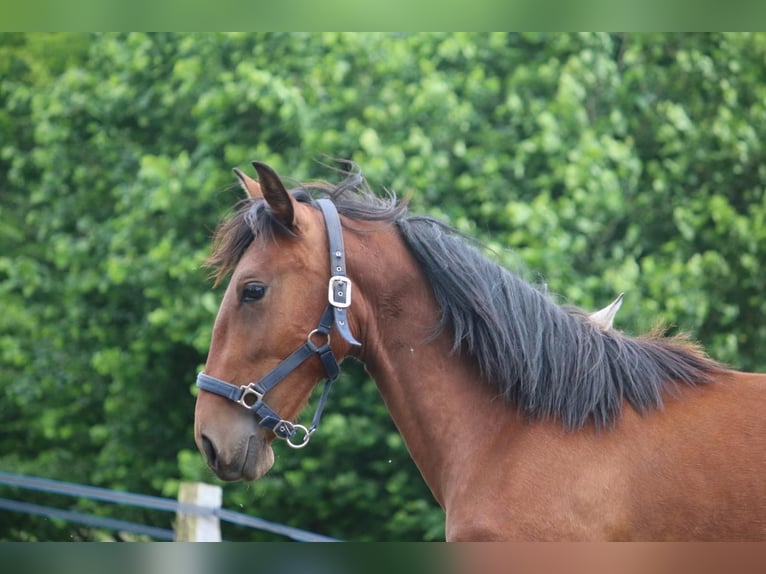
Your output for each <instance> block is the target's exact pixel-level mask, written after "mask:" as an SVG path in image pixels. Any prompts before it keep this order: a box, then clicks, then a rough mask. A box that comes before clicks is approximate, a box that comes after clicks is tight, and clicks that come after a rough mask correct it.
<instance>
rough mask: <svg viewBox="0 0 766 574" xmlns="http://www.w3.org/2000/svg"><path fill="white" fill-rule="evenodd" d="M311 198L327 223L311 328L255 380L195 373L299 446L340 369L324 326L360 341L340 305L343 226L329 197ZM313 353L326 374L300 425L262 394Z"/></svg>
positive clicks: (347, 292) (347, 290)
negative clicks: (324, 286)
mask: <svg viewBox="0 0 766 574" xmlns="http://www.w3.org/2000/svg"><path fill="white" fill-rule="evenodd" d="M317 204H318V205H319V208H320V209H321V211H322V214H323V215H324V220H325V225H326V227H327V238H328V240H329V244H330V275H331V277H330V283H329V287H328V294H327V300H328V303H327V307H326V308H325V310H324V313H323V314H322V318H321V319H320V320H319V325H318V326H317V328H316V329H314V330H313V331H311V332H310V333H309V334H308V335H307V336H306V342H305V343H303V345H301V346H300V347H298V348H297V349H296V350H295V351H293V353H292V354H290V355H289V356H288V357H287V358H286V359H284V360H283V361H282V362H281V363H279V364H278V365H277V366H276V367H275V368H274V369H273V370H272V371H271V372H269V373H268V374H266V375H265V376H264V377H263V378H261V379H260V380H259V381H253V382H251V383H248V384H247V385H242V386H240V387H238V386H237V385H232V384H231V383H228V382H226V381H222V380H221V379H216V378H215V377H211V376H210V375H207V374H205V373H204V372H202V373H199V375H197V386H198V387H199V388H200V389H202V390H203V391H207V392H210V393H214V394H216V395H220V396H222V397H225V398H227V399H229V400H232V401H234V402H235V403H239V404H240V405H242V406H243V407H245V408H246V409H249V410H251V411H252V412H253V413H254V414H255V416H256V417H257V419H258V424H259V425H261V426H262V427H266V428H268V429H271V430H272V431H273V432H274V434H275V435H276V436H277V437H279V438H281V439H284V440H285V441H287V444H288V445H290V446H291V447H293V448H302V447H304V446H306V445H307V444H308V442H309V439H310V438H311V435H312V434H313V433H314V431H316V429H317V427H318V426H319V419H320V418H321V417H322V411H323V410H324V407H325V403H326V402H327V396H328V395H329V393H330V388H331V387H332V383H333V382H335V380H336V379H337V378H338V375H339V374H340V365H338V361H337V359H336V358H335V355H334V354H333V352H332V349H331V348H330V331H331V330H332V327H333V324H334V325H335V327H336V328H337V329H338V332H339V333H340V334H341V336H342V337H343V338H344V339H345V340H346V341H348V342H349V343H351V344H352V345H361V343H360V342H359V341H357V340H356V339H355V338H354V336H353V335H352V334H351V330H350V329H349V328H348V320H347V319H346V309H347V308H348V306H349V305H350V304H351V280H350V279H349V278H348V277H347V276H346V256H345V253H344V250H343V232H342V230H341V225H340V218H339V217H338V211H337V210H336V209H335V204H333V202H332V201H330V200H329V199H319V200H317ZM314 355H317V356H319V359H320V361H321V362H322V365H324V368H325V374H326V378H325V385H324V389H323V391H322V396H321V397H320V399H319V404H318V405H317V409H316V412H315V413H314V419H313V420H312V421H311V426H310V427H308V428H306V427H305V426H303V425H299V424H295V423H292V422H290V421H287V420H284V419H283V418H282V417H280V416H279V415H278V414H277V413H276V412H274V410H273V409H272V408H271V407H269V405H267V404H266V403H265V402H264V400H263V398H264V395H265V394H266V393H267V392H268V391H269V390H270V389H272V388H274V387H275V386H276V385H277V384H279V383H280V382H281V381H283V380H284V379H285V377H287V376H288V375H289V374H290V373H292V372H293V371H294V370H295V369H297V368H298V367H299V366H300V365H302V364H303V363H304V362H305V361H306V360H308V359H309V358H311V357H312V356H314Z"/></svg>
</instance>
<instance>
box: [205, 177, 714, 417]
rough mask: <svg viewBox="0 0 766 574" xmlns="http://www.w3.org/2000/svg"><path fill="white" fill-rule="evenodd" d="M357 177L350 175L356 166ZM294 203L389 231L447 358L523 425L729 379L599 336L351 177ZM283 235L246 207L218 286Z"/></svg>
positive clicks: (675, 345)
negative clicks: (469, 368) (259, 239)
mask: <svg viewBox="0 0 766 574" xmlns="http://www.w3.org/2000/svg"><path fill="white" fill-rule="evenodd" d="M354 167H355V166H354ZM292 193H293V195H294V197H295V198H296V199H297V200H298V201H301V202H306V203H312V202H313V199H312V196H314V195H318V194H319V195H323V196H326V197H329V198H331V199H332V200H333V202H334V203H335V205H336V207H337V209H338V212H339V213H341V214H342V215H345V216H346V217H348V218H350V219H352V220H363V221H382V222H389V223H391V224H394V225H396V227H397V228H398V230H399V232H400V234H401V236H402V238H403V239H404V241H405V243H406V244H407V245H408V246H409V248H410V250H411V252H412V254H413V255H414V257H415V258H416V259H417V261H418V262H419V263H420V265H421V267H422V268H423V271H424V272H425V274H426V276H427V277H428V280H429V281H430V284H431V286H432V288H433V292H434V296H435V298H436V300H437V303H438V304H439V307H440V308H441V311H442V319H441V324H440V325H439V328H440V329H444V328H448V329H450V331H451V333H452V337H453V352H459V353H465V354H466V355H467V356H469V357H471V358H472V359H474V360H475V361H476V362H477V364H478V367H479V369H480V371H481V374H482V375H483V377H484V379H485V380H486V382H487V383H489V384H491V385H494V386H495V387H497V389H498V391H499V392H500V394H502V396H504V397H505V398H506V399H507V400H509V401H510V402H512V403H513V404H515V405H516V407H517V408H518V409H519V410H520V411H521V412H523V413H525V414H526V415H527V416H528V417H529V418H533V419H543V418H556V419H559V420H561V421H562V423H563V424H564V426H565V427H567V428H570V429H576V428H580V427H582V426H583V425H585V424H586V423H588V421H593V422H594V423H595V425H596V426H598V427H603V426H609V425H611V424H613V423H614V422H615V421H616V420H617V419H618V418H619V416H620V414H621V412H622V405H623V401H627V402H628V403H629V404H630V405H631V406H632V407H633V408H634V409H635V410H636V411H638V412H645V411H647V410H649V409H654V408H659V407H661V406H662V403H663V392H664V390H665V389H666V388H667V387H668V385H678V384H684V385H700V384H706V383H709V382H711V380H712V378H713V375H714V374H716V373H720V372H721V371H724V370H726V369H725V367H724V366H723V365H721V364H719V363H717V362H715V361H713V360H711V359H709V358H707V357H706V356H705V355H704V354H703V353H702V352H701V350H700V349H699V348H698V347H697V346H695V345H693V344H690V343H688V342H686V341H685V340H684V339H682V338H664V337H660V336H654V335H652V336H648V337H639V338H633V337H628V336H625V335H623V334H621V333H619V332H617V331H614V330H606V331H605V330H603V329H601V328H599V327H598V326H596V325H595V324H594V323H592V322H591V321H590V320H589V319H588V318H587V315H586V314H585V313H584V312H582V311H581V310H578V309H574V308H565V307H562V306H559V305H558V304H556V303H555V302H554V301H553V300H552V299H551V298H550V297H549V296H547V295H545V294H543V293H542V292H540V291H539V290H537V289H535V288H534V287H532V286H531V285H530V284H529V283H527V282H525V281H524V280H523V279H521V278H520V277H518V276H517V275H515V274H513V273H511V272H510V271H508V270H506V269H504V268H503V267H501V266H500V265H498V264H496V263H494V262H493V261H491V260H490V259H488V258H487V257H486V256H485V255H484V254H482V253H481V251H479V249H477V248H476V247H475V246H474V245H472V244H471V242H469V241H467V240H466V239H465V238H464V237H462V236H461V235H460V234H459V233H458V232H456V231H455V230H454V229H452V228H451V227H449V226H448V225H446V224H444V223H442V222H440V221H438V220H436V219H433V218H430V217H425V216H410V215H408V213H407V207H406V205H405V204H403V203H399V202H397V200H396V196H395V195H394V194H392V193H389V194H388V195H386V196H385V197H379V196H377V195H375V194H374V193H373V192H372V191H370V189H369V188H368V186H367V184H366V182H365V180H364V178H363V177H362V176H361V173H360V172H359V170H358V169H355V170H354V171H353V172H352V173H350V174H347V178H346V179H345V180H344V181H343V182H341V183H340V184H339V185H337V186H331V185H327V184H307V185H304V186H301V187H299V188H297V189H296V190H293V192H292ZM279 232H285V230H284V229H283V228H280V227H279V226H278V224H277V222H276V221H275V220H274V219H273V218H272V217H271V216H270V213H269V210H268V206H266V205H265V204H264V203H263V202H252V201H249V202H247V203H246V204H245V205H244V206H243V207H242V208H241V209H240V210H239V211H238V212H237V213H236V214H235V215H234V216H233V217H232V218H231V219H229V220H228V221H226V222H224V224H222V226H221V227H220V228H219V231H218V232H217V235H216V237H217V241H216V249H215V250H214V252H213V255H212V256H211V260H210V263H211V264H212V265H213V266H215V267H217V274H216V276H217V277H218V278H219V279H220V278H221V277H222V276H223V275H225V274H226V273H228V272H229V271H231V270H232V269H233V267H234V266H235V265H236V263H237V261H238V260H239V257H241V255H242V253H243V252H244V249H245V248H246V247H247V245H248V244H249V243H250V242H251V241H252V240H253V238H254V237H255V236H262V235H265V236H269V235H272V234H274V233H279Z"/></svg>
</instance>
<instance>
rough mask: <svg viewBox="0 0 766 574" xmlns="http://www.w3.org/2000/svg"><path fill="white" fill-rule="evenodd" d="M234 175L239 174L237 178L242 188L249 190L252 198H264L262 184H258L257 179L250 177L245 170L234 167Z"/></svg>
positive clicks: (248, 193) (248, 192)
mask: <svg viewBox="0 0 766 574" xmlns="http://www.w3.org/2000/svg"><path fill="white" fill-rule="evenodd" d="M233 171H234V175H236V176H237V179H238V180H239V184H240V185H241V186H242V189H244V190H245V191H246V192H247V195H248V196H249V197H250V198H251V199H263V192H262V191H261V186H260V185H259V184H258V182H257V181H255V180H254V179H253V178H251V177H248V176H247V175H246V174H245V172H243V171H241V170H239V169H237V168H236V167H235V168H234V170H233Z"/></svg>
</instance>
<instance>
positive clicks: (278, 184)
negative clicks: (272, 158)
mask: <svg viewBox="0 0 766 574" xmlns="http://www.w3.org/2000/svg"><path fill="white" fill-rule="evenodd" d="M253 167H254V168H255V171H257V172H258V179H259V180H260V186H259V187H260V190H261V194H262V195H263V199H265V200H266V203H268V204H269V207H270V208H271V212H272V213H273V214H274V217H276V218H277V220H278V221H279V222H280V223H281V224H282V225H284V226H285V227H287V228H288V229H292V228H293V227H294V226H295V207H294V205H293V202H294V201H295V200H293V198H292V196H291V195H290V194H289V193H288V191H287V190H286V189H285V186H284V185H282V181H281V180H280V179H279V176H278V175H277V174H276V172H275V171H274V170H273V169H271V168H270V167H269V166H268V165H266V164H265V163H261V162H259V161H254V162H253Z"/></svg>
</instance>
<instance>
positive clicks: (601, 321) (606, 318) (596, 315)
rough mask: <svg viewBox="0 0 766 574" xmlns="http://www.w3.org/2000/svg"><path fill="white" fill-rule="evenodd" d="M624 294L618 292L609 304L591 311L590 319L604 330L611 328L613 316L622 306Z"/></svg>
mask: <svg viewBox="0 0 766 574" xmlns="http://www.w3.org/2000/svg"><path fill="white" fill-rule="evenodd" d="M624 295H625V293H620V294H619V295H617V299H615V300H614V301H612V302H611V303H610V304H609V305H607V306H606V307H604V308H603V309H599V310H598V311H594V312H593V313H591V314H590V319H591V321H593V322H594V323H595V324H596V325H598V326H599V327H601V328H602V329H603V330H604V331H608V330H609V329H611V328H612V323H614V316H615V315H617V311H619V310H620V307H621V306H622V298H623V296H624Z"/></svg>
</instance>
